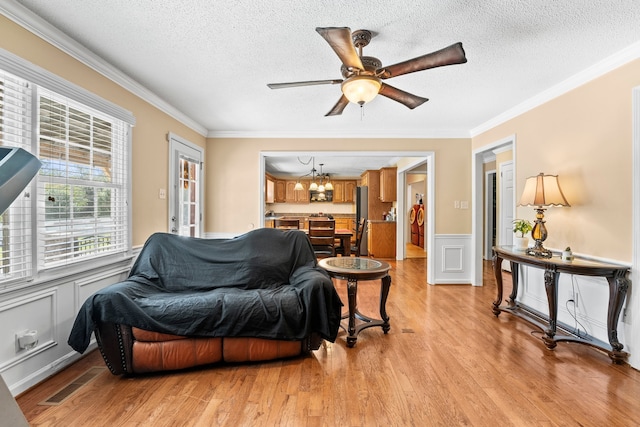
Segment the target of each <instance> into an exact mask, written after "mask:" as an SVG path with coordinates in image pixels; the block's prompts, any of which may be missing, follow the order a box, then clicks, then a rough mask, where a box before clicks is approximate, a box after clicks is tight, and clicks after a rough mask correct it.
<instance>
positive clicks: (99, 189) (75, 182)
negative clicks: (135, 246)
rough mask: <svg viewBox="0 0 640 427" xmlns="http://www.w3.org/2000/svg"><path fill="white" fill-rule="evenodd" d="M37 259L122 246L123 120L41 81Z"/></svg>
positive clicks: (60, 259)
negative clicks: (76, 99) (58, 92)
mask: <svg viewBox="0 0 640 427" xmlns="http://www.w3.org/2000/svg"><path fill="white" fill-rule="evenodd" d="M37 103H38V157H39V158H40V161H41V162H42V165H43V166H42V168H41V169H40V173H39V177H38V209H37V212H38V214H37V215H38V218H37V222H38V264H39V268H46V267H50V266H56V265H60V264H68V263H70V262H75V261H77V260H82V259H87V258H91V257H96V256H101V255H104V254H110V253H117V252H121V251H124V250H126V249H127V242H128V229H127V191H126V190H127V170H126V161H125V160H126V158H125V153H126V142H127V125H126V124H125V123H124V122H122V121H121V120H117V119H114V118H110V117H107V116H105V115H102V114H100V113H99V112H98V111H95V110H92V109H91V108H89V107H86V106H83V105H81V104H78V103H76V102H73V101H71V100H70V99H67V98H65V97H62V96H60V95H57V94H55V93H52V92H50V91H48V90H45V89H41V88H39V89H38V96H37Z"/></svg>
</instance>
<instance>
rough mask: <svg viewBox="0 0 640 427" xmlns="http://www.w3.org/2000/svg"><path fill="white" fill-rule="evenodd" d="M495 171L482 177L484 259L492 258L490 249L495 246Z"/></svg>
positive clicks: (496, 195)
mask: <svg viewBox="0 0 640 427" xmlns="http://www.w3.org/2000/svg"><path fill="white" fill-rule="evenodd" d="M496 181H497V180H496V171H495V169H493V170H489V171H487V172H485V175H484V259H485V260H490V259H491V258H492V249H491V248H492V247H493V246H495V244H496V236H497V229H496V227H497V220H496V210H497V197H498V194H497V184H496Z"/></svg>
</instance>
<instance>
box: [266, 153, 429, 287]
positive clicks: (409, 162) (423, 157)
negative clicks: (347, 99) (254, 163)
mask: <svg viewBox="0 0 640 427" xmlns="http://www.w3.org/2000/svg"><path fill="white" fill-rule="evenodd" d="M319 155H322V156H333V157H353V158H354V159H355V160H354V161H356V162H357V161H358V160H357V159H360V158H362V157H363V156H365V157H367V156H381V157H386V158H395V157H397V158H400V159H402V160H403V161H404V163H406V164H402V165H400V164H399V165H398V171H397V187H396V188H397V192H396V194H397V199H398V200H397V202H396V203H397V206H405V204H406V201H405V200H406V174H407V171H408V170H411V169H413V168H415V167H417V166H419V165H421V164H424V165H426V170H428V173H427V184H426V187H427V190H426V193H427V194H426V200H425V201H424V202H425V231H424V233H425V247H426V253H427V255H428V254H429V253H433V247H434V245H435V243H434V242H435V206H434V203H435V180H434V173H435V172H434V171H435V153H434V152H432V151H335V152H334V151H323V152H322V153H321V154H320V153H318V152H315V151H286V152H283V151H263V152H261V153H260V168H261V170H260V175H259V176H260V183H259V185H260V187H259V188H260V209H259V212H260V225H261V226H262V227H264V224H265V222H264V221H265V219H264V215H265V211H266V206H265V203H263V201H264V200H265V199H264V197H265V194H264V193H265V188H266V187H265V186H266V179H265V170H266V168H265V163H266V160H267V158H268V157H282V156H291V157H310V156H319ZM407 223H408V215H404V214H402V212H401V211H400V210H399V209H398V215H397V221H396V259H397V260H403V259H404V258H405V257H406V255H405V254H406V247H405V244H406V238H405V231H406V228H405V227H406V224H407ZM434 260H435V258H434V257H429V256H427V258H426V261H425V263H426V282H427V283H435V271H436V268H435V265H434V264H433V263H434Z"/></svg>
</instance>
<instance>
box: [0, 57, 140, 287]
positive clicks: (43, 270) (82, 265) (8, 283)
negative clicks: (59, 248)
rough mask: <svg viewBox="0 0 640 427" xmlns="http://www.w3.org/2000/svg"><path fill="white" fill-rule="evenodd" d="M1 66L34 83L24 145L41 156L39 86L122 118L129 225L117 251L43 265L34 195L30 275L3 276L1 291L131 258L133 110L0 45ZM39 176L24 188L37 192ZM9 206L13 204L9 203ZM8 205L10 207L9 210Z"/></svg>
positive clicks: (125, 215)
mask: <svg viewBox="0 0 640 427" xmlns="http://www.w3.org/2000/svg"><path fill="white" fill-rule="evenodd" d="M0 70H2V71H4V72H6V73H9V74H12V75H14V76H16V77H18V78H20V79H23V80H25V81H26V82H27V83H28V84H29V85H30V86H31V91H32V92H31V98H32V99H31V109H30V110H31V111H30V115H31V134H30V141H27V142H26V143H25V145H27V146H28V148H29V151H30V152H32V153H34V154H36V156H37V157H38V158H40V155H39V154H40V153H39V152H38V151H37V150H38V147H39V136H40V135H39V129H38V115H39V104H38V99H39V93H40V88H42V89H45V90H46V91H49V92H53V93H54V94H56V95H57V96H60V97H63V98H67V99H69V101H70V102H73V103H74V104H78V105H79V106H82V107H83V108H86V109H89V110H91V111H94V112H95V113H96V115H98V116H102V117H108V118H110V119H114V120H118V121H121V122H122V132H124V134H123V141H122V142H123V145H122V147H120V149H121V151H122V162H123V164H122V165H121V168H122V169H121V170H122V173H123V174H124V178H123V183H122V185H121V187H122V190H123V191H124V192H125V196H124V198H123V203H124V204H125V205H124V208H123V216H122V221H123V223H124V226H125V227H126V232H125V236H124V237H123V240H124V244H123V245H121V246H120V247H118V248H117V249H116V251H114V252H108V253H106V254H104V255H102V254H96V255H94V256H90V257H86V258H84V257H82V259H78V260H73V261H72V262H65V263H62V264H60V265H48V266H43V265H41V264H42V262H41V259H40V252H41V249H40V248H39V246H38V242H39V241H40V220H41V218H39V215H42V218H44V211H42V212H40V209H41V206H40V203H39V200H37V197H31V199H30V200H29V201H28V202H27V203H28V204H30V207H29V209H30V211H31V218H30V219H29V220H28V221H29V222H30V223H31V224H30V230H31V236H30V243H29V249H30V251H31V253H30V256H31V271H30V275H29V276H28V277H21V278H17V279H13V280H11V279H9V280H5V281H2V280H0V293H1V292H4V291H6V290H9V289H16V288H21V287H25V286H31V285H33V284H35V283H40V282H42V281H46V280H53V279H55V278H58V277H61V276H67V275H70V274H76V273H79V272H82V271H86V270H87V268H88V267H89V266H90V268H92V269H94V268H100V267H101V266H107V265H111V264H114V263H116V262H121V261H123V260H127V261H128V260H130V259H131V257H132V229H131V228H132V216H131V190H132V189H131V177H132V171H131V150H132V147H131V146H132V128H133V126H134V125H135V118H134V116H133V115H132V113H130V112H129V111H127V110H125V109H123V108H122V107H119V106H117V105H116V104H113V103H111V102H110V101H107V100H105V99H103V98H100V97H99V96H97V95H95V94H93V93H91V92H89V91H87V90H85V89H83V88H81V87H79V86H77V85H75V84H73V83H70V82H68V81H66V80H64V79H62V78H61V77H58V76H56V75H54V74H52V73H50V72H48V71H46V70H44V69H42V68H40V67H38V66H36V65H34V64H32V63H30V62H28V61H26V60H24V59H22V58H20V57H18V56H16V55H14V54H12V53H10V52H7V51H5V50H3V49H0ZM27 114H29V113H27ZM102 117H100V118H102ZM5 145H7V146H10V145H11V144H10V143H6V144H5ZM40 179H42V177H41V176H40V174H38V175H37V176H36V177H35V178H34V180H33V181H32V182H31V183H30V185H29V187H27V189H25V191H26V192H29V193H30V194H33V195H35V194H38V188H39V184H40V183H39V180H40ZM85 184H89V185H91V182H90V181H85ZM94 188H98V187H94ZM38 197H39V196H38ZM9 209H12V208H11V207H10V208H9ZM9 209H7V211H8V210H9ZM25 222H26V221H25Z"/></svg>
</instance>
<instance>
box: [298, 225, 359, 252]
mask: <svg viewBox="0 0 640 427" xmlns="http://www.w3.org/2000/svg"><path fill="white" fill-rule="evenodd" d="M300 231H304V232H305V233H306V234H308V233H309V229H307V228H301V229H300ZM335 236H336V239H340V245H341V246H342V247H343V248H344V256H350V255H351V238H352V237H353V230H349V229H348V228H336V234H335Z"/></svg>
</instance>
